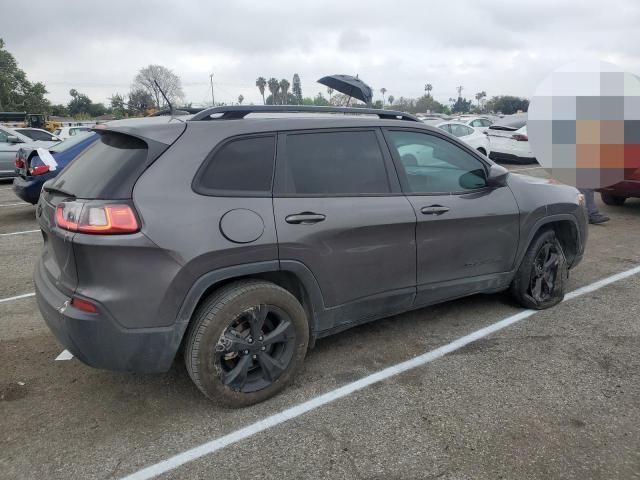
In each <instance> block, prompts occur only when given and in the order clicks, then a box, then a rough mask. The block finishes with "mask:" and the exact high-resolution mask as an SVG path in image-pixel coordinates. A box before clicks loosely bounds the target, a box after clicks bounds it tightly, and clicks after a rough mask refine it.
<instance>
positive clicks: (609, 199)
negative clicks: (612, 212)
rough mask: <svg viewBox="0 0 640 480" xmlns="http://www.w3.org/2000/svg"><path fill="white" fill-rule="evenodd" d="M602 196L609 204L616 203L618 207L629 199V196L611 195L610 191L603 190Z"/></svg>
mask: <svg viewBox="0 0 640 480" xmlns="http://www.w3.org/2000/svg"><path fill="white" fill-rule="evenodd" d="M600 198H602V201H603V202H604V203H606V204H607V205H614V206H616V207H619V206H621V205H622V204H623V203H624V202H625V200H626V199H627V197H620V196H618V195H611V194H610V193H602V192H600Z"/></svg>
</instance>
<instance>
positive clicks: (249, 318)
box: [185, 280, 309, 407]
mask: <svg viewBox="0 0 640 480" xmlns="http://www.w3.org/2000/svg"><path fill="white" fill-rule="evenodd" d="M308 343H309V327H308V324H307V319H306V314H305V311H304V309H303V307H302V305H300V303H299V302H298V300H297V299H296V298H295V297H294V296H293V295H291V293H289V292H288V291H286V290H284V289H283V288H281V287H279V286H277V285H275V284H273V283H269V282H264V281H257V280H256V281H242V282H235V283H232V284H229V285H227V286H225V287H223V288H222V289H220V290H219V291H217V292H214V293H213V294H212V295H211V296H210V297H209V298H208V299H207V300H206V301H205V302H204V303H203V304H202V306H201V307H200V308H199V309H198V310H197V312H196V313H195V315H194V318H193V319H192V325H191V326H190V329H189V333H188V337H187V344H186V348H185V363H186V365H187V370H188V372H189V375H190V376H191V379H192V380H193V381H194V383H195V384H196V386H197V387H198V388H199V389H200V390H201V391H202V393H204V394H205V395H206V396H207V397H209V398H210V399H212V400H215V401H217V402H220V403H223V404H225V405H227V406H230V407H243V406H247V405H252V404H254V403H258V402H261V401H263V400H266V399H267V398H270V397H272V396H273V395H275V394H276V393H278V392H279V391H281V390H282V389H283V388H284V387H285V386H286V385H287V384H288V383H289V381H290V380H291V379H292V378H293V376H294V375H295V372H296V371H297V369H298V367H299V366H300V364H301V363H302V361H303V360H304V357H305V354H306V351H307V346H308Z"/></svg>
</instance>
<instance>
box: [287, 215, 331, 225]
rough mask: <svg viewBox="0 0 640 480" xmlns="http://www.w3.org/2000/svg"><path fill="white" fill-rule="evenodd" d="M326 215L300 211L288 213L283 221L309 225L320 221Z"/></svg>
mask: <svg viewBox="0 0 640 480" xmlns="http://www.w3.org/2000/svg"><path fill="white" fill-rule="evenodd" d="M325 218H327V217H326V216H324V215H322V214H321V213H313V212H302V213H296V214H295V215H288V216H287V217H285V219H284V221H285V222H287V223H293V224H295V225H311V224H314V223H318V222H322V221H323V220H324V219H325Z"/></svg>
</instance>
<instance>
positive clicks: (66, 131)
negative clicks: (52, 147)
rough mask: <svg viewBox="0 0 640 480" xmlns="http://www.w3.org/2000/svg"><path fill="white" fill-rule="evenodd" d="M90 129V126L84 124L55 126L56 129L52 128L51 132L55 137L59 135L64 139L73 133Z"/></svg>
mask: <svg viewBox="0 0 640 480" xmlns="http://www.w3.org/2000/svg"><path fill="white" fill-rule="evenodd" d="M90 131H91V127H84V126H81V125H78V126H75V127H62V128H57V129H56V130H54V132H53V134H54V135H55V136H56V137H59V138H60V139H61V140H66V139H67V138H69V137H73V136H74V135H77V134H79V133H82V132H90Z"/></svg>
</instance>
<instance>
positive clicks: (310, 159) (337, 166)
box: [278, 131, 390, 196]
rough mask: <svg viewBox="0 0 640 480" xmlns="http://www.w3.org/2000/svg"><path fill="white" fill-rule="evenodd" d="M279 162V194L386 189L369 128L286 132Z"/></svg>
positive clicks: (359, 192) (356, 192) (375, 141)
mask: <svg viewBox="0 0 640 480" xmlns="http://www.w3.org/2000/svg"><path fill="white" fill-rule="evenodd" d="M278 158H279V160H278V161H280V158H281V157H280V156H279V157H278ZM282 161H283V165H282V167H279V169H280V168H281V169H282V170H281V172H282V177H281V181H280V182H279V185H280V188H279V189H278V190H279V192H280V193H285V194H297V195H345V196H347V195H363V194H381V193H388V192H389V191H390V188H389V180H388V178H387V171H386V169H385V166H384V158H383V156H382V152H381V151H380V145H379V144H378V139H377V137H376V134H375V132H373V131H344V132H326V133H304V134H288V135H287V136H286V152H285V153H284V155H283V156H282Z"/></svg>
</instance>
